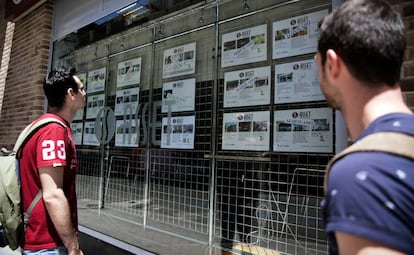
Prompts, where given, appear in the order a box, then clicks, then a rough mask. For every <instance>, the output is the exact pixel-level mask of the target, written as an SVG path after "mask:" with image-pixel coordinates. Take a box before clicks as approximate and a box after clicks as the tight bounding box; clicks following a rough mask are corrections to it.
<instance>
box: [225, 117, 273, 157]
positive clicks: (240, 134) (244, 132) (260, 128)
mask: <svg viewBox="0 0 414 255" xmlns="http://www.w3.org/2000/svg"><path fill="white" fill-rule="evenodd" d="M269 128H270V112H268V111H260V112H238V113H224V114H223V139H222V146H221V148H222V149H223V150H252V151H268V150H269V139H270V136H269V133H270V132H269Z"/></svg>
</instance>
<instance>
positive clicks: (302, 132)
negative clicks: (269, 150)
mask: <svg viewBox="0 0 414 255" xmlns="http://www.w3.org/2000/svg"><path fill="white" fill-rule="evenodd" d="M332 118H333V111H332V108H328V107H325V108H305V109H294V110H281V111H275V112H274V136H273V139H274V141H273V150H274V151H278V152H279V151H283V152H314V153H316V152H322V153H332V152H333V130H332Z"/></svg>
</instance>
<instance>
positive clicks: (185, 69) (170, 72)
mask: <svg viewBox="0 0 414 255" xmlns="http://www.w3.org/2000/svg"><path fill="white" fill-rule="evenodd" d="M195 63H196V43H189V44H185V45H181V46H178V47H174V48H171V49H167V50H165V51H164V57H163V65H162V78H163V79H166V78H170V77H175V76H180V75H186V74H193V73H195Z"/></svg>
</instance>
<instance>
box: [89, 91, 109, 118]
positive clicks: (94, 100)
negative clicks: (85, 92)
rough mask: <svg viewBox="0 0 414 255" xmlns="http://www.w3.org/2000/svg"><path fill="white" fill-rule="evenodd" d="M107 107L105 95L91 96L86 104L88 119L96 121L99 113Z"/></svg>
mask: <svg viewBox="0 0 414 255" xmlns="http://www.w3.org/2000/svg"><path fill="white" fill-rule="evenodd" d="M104 106H105V94H97V95H89V96H88V98H87V104H86V118H87V119H95V118H96V115H97V114H98V112H99V111H100V110H101V109H102V108H103V107H104Z"/></svg>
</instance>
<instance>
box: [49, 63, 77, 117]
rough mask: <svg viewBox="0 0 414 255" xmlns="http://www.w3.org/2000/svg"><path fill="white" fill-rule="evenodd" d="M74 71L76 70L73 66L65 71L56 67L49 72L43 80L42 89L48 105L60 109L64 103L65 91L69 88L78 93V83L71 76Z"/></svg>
mask: <svg viewBox="0 0 414 255" xmlns="http://www.w3.org/2000/svg"><path fill="white" fill-rule="evenodd" d="M75 73H76V71H75V69H73V68H72V69H71V70H70V71H66V69H64V68H57V69H55V70H53V71H51V72H49V75H48V76H47V78H46V79H45V80H44V82H43V91H44V93H45V96H46V98H47V101H48V104H49V106H51V107H56V108H58V109H61V108H62V107H63V105H64V103H65V97H66V93H67V91H68V89H69V88H72V89H73V91H74V92H75V93H78V84H77V83H76V81H75V79H74V78H73V76H74V75H75Z"/></svg>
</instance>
